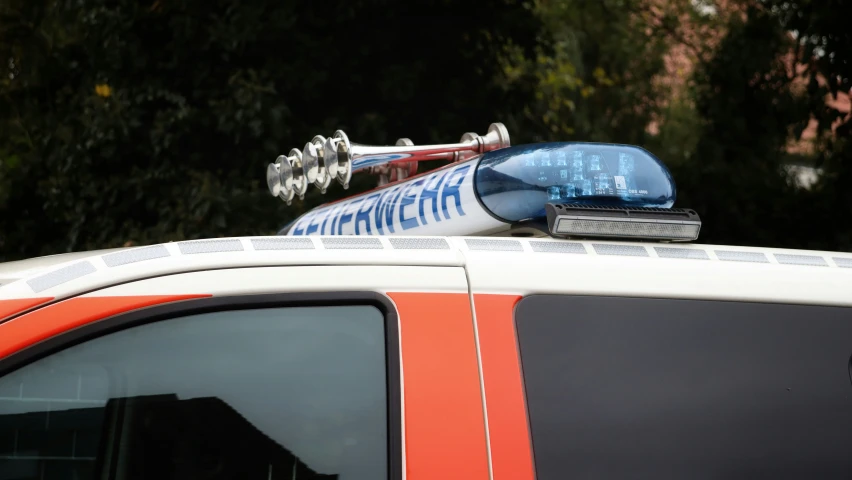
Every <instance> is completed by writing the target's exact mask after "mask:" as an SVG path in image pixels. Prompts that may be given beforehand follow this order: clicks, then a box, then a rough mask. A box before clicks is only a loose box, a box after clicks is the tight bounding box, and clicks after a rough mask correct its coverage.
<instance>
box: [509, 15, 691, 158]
mask: <svg viewBox="0 0 852 480" xmlns="http://www.w3.org/2000/svg"><path fill="white" fill-rule="evenodd" d="M530 8H531V10H532V11H533V12H535V14H536V15H537V16H538V17H539V18H541V19H542V23H543V24H544V28H543V29H542V31H541V32H539V43H538V47H537V49H536V52H535V55H533V56H530V55H527V54H525V51H524V48H519V47H515V46H514V45H509V46H508V47H507V49H506V53H505V54H504V58H503V62H502V64H503V68H504V78H505V80H504V82H505V88H507V89H509V90H510V89H513V88H518V87H519V86H525V85H534V86H535V92H536V99H535V102H533V103H531V104H529V105H527V106H526V107H525V108H524V110H523V112H522V115H516V116H515V117H513V123H512V126H513V127H515V128H513V129H512V131H521V132H525V134H526V135H528V136H529V137H530V139H532V140H539V141H541V140H567V139H582V140H585V141H617V142H620V143H637V144H644V143H645V140H646V128H647V126H648V124H649V123H650V122H651V120H652V119H653V118H654V116H655V114H656V113H657V112H658V109H659V107H660V101H661V99H663V98H665V97H666V92H665V89H663V88H661V86H660V85H658V84H655V83H654V82H652V81H650V80H651V79H652V78H653V77H655V76H656V75H658V74H660V73H661V72H662V71H663V56H664V54H665V53H666V51H667V50H668V48H669V47H670V45H671V40H670V38H669V37H667V36H666V35H660V34H659V32H658V29H657V28H656V27H654V28H651V26H650V25H649V23H648V22H647V20H648V18H647V17H648V15H650V14H651V9H650V8H649V6H648V5H646V2H644V0H599V1H595V2H578V1H571V0H534V2H533V3H531V4H530ZM675 15H676V14H675V13H674V12H669V13H664V12H662V13H661V16H662V18H659V19H658V20H660V21H661V23H665V24H666V25H667V26H670V24H671V22H672V21H673V18H674V17H675Z"/></svg>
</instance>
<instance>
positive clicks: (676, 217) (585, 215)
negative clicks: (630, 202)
mask: <svg viewBox="0 0 852 480" xmlns="http://www.w3.org/2000/svg"><path fill="white" fill-rule="evenodd" d="M545 210H546V212H547V227H548V229H549V231H550V233H551V234H552V235H555V236H566V237H610V238H633V239H645V240H669V241H674V242H688V241H692V240H695V239H697V238H698V233H699V232H700V230H701V219H700V218H699V217H698V214H697V213H695V211H693V210H689V209H679V208H678V209H664V208H640V207H601V206H587V205H579V204H558V203H548V204H547V205H545Z"/></svg>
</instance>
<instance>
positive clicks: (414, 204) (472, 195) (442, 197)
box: [281, 143, 675, 235]
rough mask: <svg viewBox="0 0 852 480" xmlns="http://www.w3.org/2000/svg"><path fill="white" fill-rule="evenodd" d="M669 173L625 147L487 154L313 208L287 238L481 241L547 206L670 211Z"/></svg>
mask: <svg viewBox="0 0 852 480" xmlns="http://www.w3.org/2000/svg"><path fill="white" fill-rule="evenodd" d="M674 201H675V184H674V180H673V179H672V176H671V174H670V173H669V171H668V169H666V167H665V166H664V165H663V163H662V162H661V161H660V160H659V159H657V158H656V157H655V156H653V155H652V154H650V153H649V152H647V151H646V150H644V149H642V148H639V147H634V146H631V145H613V144H600V143H539V144H530V145H522V146H518V147H508V148H503V149H500V150H494V151H491V152H488V153H485V154H483V155H481V156H477V157H474V158H472V159H470V160H467V161H464V162H458V163H451V164H449V165H446V166H445V167H442V168H438V169H435V170H432V171H429V172H426V173H423V174H420V175H416V176H414V177H410V178H407V179H405V180H404V181H400V182H395V183H391V184H387V185H384V186H382V187H380V188H377V189H375V190H372V191H369V192H365V193H362V194H360V195H356V196H353V197H350V198H346V199H343V200H340V201H337V202H333V203H330V204H326V205H323V206H320V207H317V208H315V209H313V210H311V211H310V212H307V213H305V214H304V215H302V216H301V217H299V218H298V219H296V221H295V222H293V224H291V225H290V226H289V227H288V228H285V229H284V230H282V232H281V233H282V234H286V235H483V234H492V233H499V232H501V231H506V230H508V229H509V228H511V227H512V225H513V224H516V223H518V222H521V221H525V220H535V221H542V222H545V223H546V220H547V215H546V212H545V205H546V204H548V203H561V204H572V205H576V206H583V205H590V206H591V205H595V206H599V207H600V206H610V207H618V208H636V207H655V208H665V209H668V208H671V207H672V205H673V204H674Z"/></svg>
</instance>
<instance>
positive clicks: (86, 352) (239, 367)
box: [0, 306, 388, 480]
mask: <svg viewBox="0 0 852 480" xmlns="http://www.w3.org/2000/svg"><path fill="white" fill-rule="evenodd" d="M385 357H386V354H385V319H384V316H383V314H382V313H381V312H380V311H379V310H378V309H376V308H373V307H370V306H349V307H300V308H277V309H259V310H239V311H229V312H218V313H206V314H201V315H193V316H188V317H182V318H176V319H172V320H166V321H162V322H157V323H152V324H148V325H142V326H138V327H135V328H130V329H127V330H124V331H120V332H117V333H113V334H110V335H106V336H103V337H100V338H97V339H94V340H91V341H88V342H85V343H82V344H79V345H76V346H73V347H70V348H68V349H67V350H64V351H62V352H60V353H57V354H55V355H52V356H49V357H46V358H44V359H42V360H39V361H37V362H35V363H33V364H30V365H28V366H26V367H24V368H22V369H20V370H18V371H16V372H14V373H12V374H10V375H7V376H5V377H3V378H0V480H11V479H46V480H53V479H76V478H79V479H95V478H98V479H101V478H115V479H128V480H131V479H140V480H141V479H144V480H168V479H180V480H188V479H273V480H280V479H286V480H291V479H297V480H303V479H305V480H307V479H326V478H328V479H332V478H340V479H353V480H358V479H363V480H374V479H384V478H387V477H388V467H387V465H388V461H387V460H388V458H387V457H388V438H387V432H388V428H387V393H386V362H385Z"/></svg>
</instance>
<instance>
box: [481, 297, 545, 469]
mask: <svg viewBox="0 0 852 480" xmlns="http://www.w3.org/2000/svg"><path fill="white" fill-rule="evenodd" d="M520 299H521V297H520V296H517V295H484V294H475V295H474V296H473V304H474V308H475V309H476V325H477V329H478V331H479V354H480V358H481V359H482V376H483V380H484V382H485V399H486V405H487V406H488V432H489V438H490V440H491V468H492V472H493V474H494V480H533V479H534V478H535V470H534V467H533V454H532V445H531V441H530V433H529V422H528V420H527V407H526V400H525V399H526V396H525V394H524V384H523V376H522V373H521V372H522V370H521V362H520V358H519V356H518V343H517V339H516V335H515V322H514V318H513V317H514V310H515V304H516V303H518V301H519V300H520Z"/></svg>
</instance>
